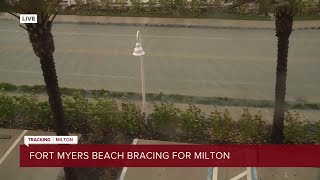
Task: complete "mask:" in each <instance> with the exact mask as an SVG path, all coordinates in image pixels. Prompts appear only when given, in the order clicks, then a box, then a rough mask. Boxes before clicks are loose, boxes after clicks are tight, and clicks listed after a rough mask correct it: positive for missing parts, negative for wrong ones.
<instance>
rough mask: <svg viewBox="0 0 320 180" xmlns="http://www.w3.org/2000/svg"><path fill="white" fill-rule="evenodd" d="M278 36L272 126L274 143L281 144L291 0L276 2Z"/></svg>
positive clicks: (291, 15) (291, 19) (291, 16)
mask: <svg viewBox="0 0 320 180" xmlns="http://www.w3.org/2000/svg"><path fill="white" fill-rule="evenodd" d="M275 18H276V36H277V37H278V55H277V70H276V87H275V107H274V115H273V126H272V135H271V140H272V143H276V144H281V143H283V140H284V135H283V128H284V113H285V96H286V81H287V66H288V49H289V37H290V34H291V32H292V23H293V8H292V5H291V3H290V2H288V1H281V2H277V3H276V7H275Z"/></svg>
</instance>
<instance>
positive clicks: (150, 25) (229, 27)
mask: <svg viewBox="0 0 320 180" xmlns="http://www.w3.org/2000/svg"><path fill="white" fill-rule="evenodd" d="M55 23H56V24H84V25H109V26H136V27H168V28H194V29H230V30H275V28H268V27H265V28H264V27H240V26H210V25H187V24H186V25H183V24H146V23H145V24H140V23H112V22H107V23H101V22H72V21H70V22H68V21H56V22H55ZM293 30H320V26H319V27H302V28H301V27H300V28H293Z"/></svg>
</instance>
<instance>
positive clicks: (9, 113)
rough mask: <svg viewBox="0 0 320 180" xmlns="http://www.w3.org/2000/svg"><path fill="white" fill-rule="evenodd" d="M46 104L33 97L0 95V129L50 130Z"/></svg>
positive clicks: (51, 125)
mask: <svg viewBox="0 0 320 180" xmlns="http://www.w3.org/2000/svg"><path fill="white" fill-rule="evenodd" d="M51 118H52V115H51V111H50V106H49V103H48V102H39V100H38V98H37V97H36V96H35V95H34V94H31V95H26V94H23V95H21V96H7V95H6V94H3V93H1V94H0V127H6V128H23V129H45V130H52V129H53V123H52V121H51Z"/></svg>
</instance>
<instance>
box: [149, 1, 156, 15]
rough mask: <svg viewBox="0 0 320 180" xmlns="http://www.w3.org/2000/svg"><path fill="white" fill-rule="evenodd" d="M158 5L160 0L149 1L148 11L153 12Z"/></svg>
mask: <svg viewBox="0 0 320 180" xmlns="http://www.w3.org/2000/svg"><path fill="white" fill-rule="evenodd" d="M157 5H158V0H149V1H148V11H149V12H150V13H153V12H155V11H156V6H157Z"/></svg>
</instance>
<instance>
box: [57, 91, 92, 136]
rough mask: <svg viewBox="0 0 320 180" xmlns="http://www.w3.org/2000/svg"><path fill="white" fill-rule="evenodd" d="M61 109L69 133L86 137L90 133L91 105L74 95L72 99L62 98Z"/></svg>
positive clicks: (84, 99) (77, 94)
mask: <svg viewBox="0 0 320 180" xmlns="http://www.w3.org/2000/svg"><path fill="white" fill-rule="evenodd" d="M63 107H64V112H65V117H66V120H67V122H68V127H69V130H70V132H71V133H75V132H77V133H81V134H84V135H87V134H88V133H89V132H90V131H91V127H90V121H91V120H92V119H90V118H91V117H90V113H92V111H93V107H94V106H93V104H92V103H90V102H89V101H88V99H86V98H84V97H82V96H80V94H79V93H76V94H74V95H73V96H72V97H63Z"/></svg>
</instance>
